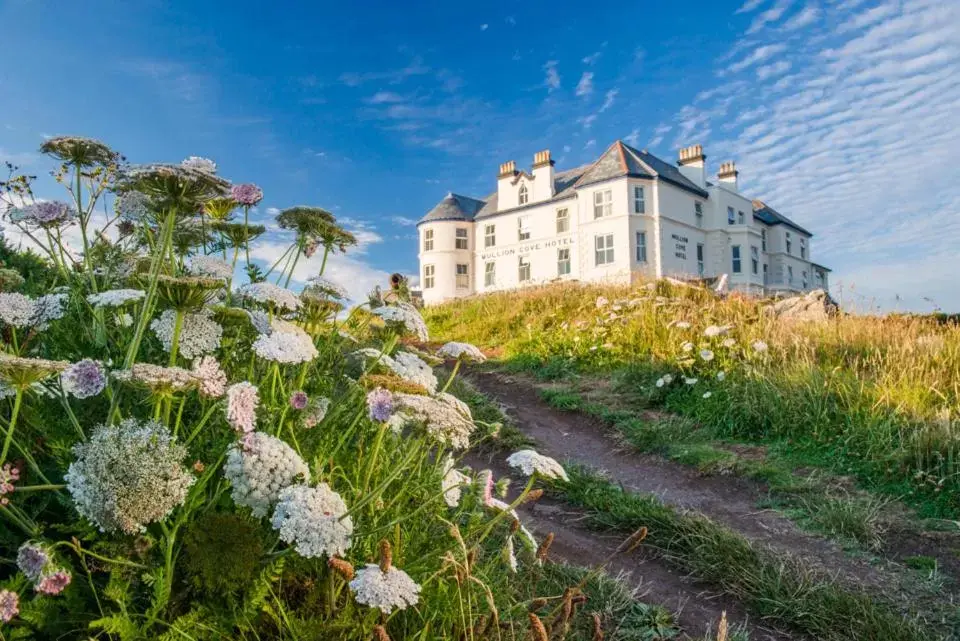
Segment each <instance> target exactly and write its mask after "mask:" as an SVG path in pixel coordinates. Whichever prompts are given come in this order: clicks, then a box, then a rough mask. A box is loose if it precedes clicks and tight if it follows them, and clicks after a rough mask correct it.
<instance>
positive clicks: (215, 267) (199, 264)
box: [189, 256, 233, 280]
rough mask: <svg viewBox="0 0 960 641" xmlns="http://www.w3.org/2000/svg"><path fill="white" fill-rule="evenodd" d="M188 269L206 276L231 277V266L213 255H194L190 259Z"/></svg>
mask: <svg viewBox="0 0 960 641" xmlns="http://www.w3.org/2000/svg"><path fill="white" fill-rule="evenodd" d="M189 270H190V273H191V274H195V275H197V276H208V277H210V278H219V279H220V280H230V279H231V278H232V277H233V268H232V267H231V266H230V264H229V263H227V262H226V261H222V260H220V259H219V258H216V257H214V256H194V257H193V258H191V259H190V266H189Z"/></svg>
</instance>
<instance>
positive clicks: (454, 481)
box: [440, 454, 470, 507]
mask: <svg viewBox="0 0 960 641" xmlns="http://www.w3.org/2000/svg"><path fill="white" fill-rule="evenodd" d="M469 483H470V477H469V476H467V475H466V474H464V473H463V472H461V471H459V470H457V469H456V468H455V467H454V462H453V457H452V456H451V455H449V454H447V458H445V459H444V461H443V479H442V480H441V481H440V488H441V489H442V490H443V500H444V501H446V503H447V505H449V506H450V507H457V506H458V505H460V487H461V486H463V485H469Z"/></svg>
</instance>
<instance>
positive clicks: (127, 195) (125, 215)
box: [113, 191, 152, 224]
mask: <svg viewBox="0 0 960 641" xmlns="http://www.w3.org/2000/svg"><path fill="white" fill-rule="evenodd" d="M113 208H114V210H116V212H117V215H118V216H120V220H124V221H127V222H129V223H134V224H137V223H142V222H144V221H147V220H149V219H150V216H151V213H152V207H151V205H150V199H149V198H147V197H146V196H144V195H143V194H141V193H140V192H138V191H128V192H123V193H120V194H118V195H117V198H116V200H114V202H113Z"/></svg>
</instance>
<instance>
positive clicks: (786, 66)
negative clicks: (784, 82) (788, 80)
mask: <svg viewBox="0 0 960 641" xmlns="http://www.w3.org/2000/svg"><path fill="white" fill-rule="evenodd" d="M790 67H791V65H790V63H789V62H788V61H786V60H780V61H779V62H775V63H773V64H770V65H764V66H762V67H757V79H759V80H766V79H767V78H771V77H773V76H779V75H781V74H784V73H786V72H788V71H790Z"/></svg>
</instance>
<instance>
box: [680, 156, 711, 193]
mask: <svg viewBox="0 0 960 641" xmlns="http://www.w3.org/2000/svg"><path fill="white" fill-rule="evenodd" d="M706 161H707V157H706V156H704V155H703V147H702V146H701V145H690V146H689V147H684V148H683V149H681V150H680V159H679V160H678V161H677V165H679V167H680V173H681V174H683V175H684V176H686V177H687V178H688V179H689V180H690V182H692V183H693V184H695V185H696V186H697V187H700V188H701V189H703V188H704V187H706V186H707V175H706V171H705V165H706Z"/></svg>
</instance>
